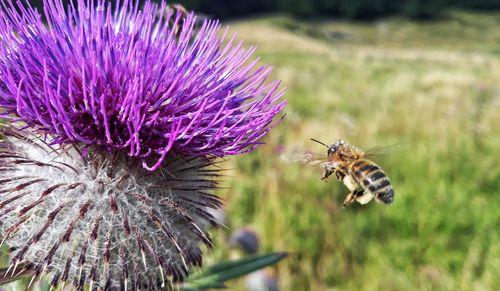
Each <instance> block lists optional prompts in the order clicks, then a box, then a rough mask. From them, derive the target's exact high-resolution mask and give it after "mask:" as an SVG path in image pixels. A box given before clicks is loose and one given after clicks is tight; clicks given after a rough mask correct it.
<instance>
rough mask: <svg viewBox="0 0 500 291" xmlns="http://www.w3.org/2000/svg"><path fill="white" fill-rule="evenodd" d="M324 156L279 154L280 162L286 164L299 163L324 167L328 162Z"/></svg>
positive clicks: (296, 153)
mask: <svg viewBox="0 0 500 291" xmlns="http://www.w3.org/2000/svg"><path fill="white" fill-rule="evenodd" d="M324 156H325V155H324V154H318V153H312V152H289V153H283V154H281V156H280V157H281V160H282V161H284V162H286V163H300V164H304V165H308V166H324V165H325V164H326V163H328V161H327V160H326V159H325V157H324Z"/></svg>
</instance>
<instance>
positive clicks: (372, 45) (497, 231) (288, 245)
mask: <svg viewBox="0 0 500 291" xmlns="http://www.w3.org/2000/svg"><path fill="white" fill-rule="evenodd" d="M230 25H231V30H233V31H237V32H238V35H239V38H240V39H243V40H245V41H246V44H247V45H257V46H258V50H257V54H258V55H260V56H261V57H262V61H263V62H264V63H267V64H271V65H273V66H274V68H275V69H274V77H276V78H279V79H282V80H283V84H284V85H285V86H286V87H287V95H286V97H287V99H288V101H289V104H288V107H287V109H286V113H287V116H286V118H285V119H284V121H283V122H282V123H281V124H280V125H279V126H278V127H277V128H275V129H274V130H273V131H272V132H271V134H270V135H269V136H268V137H267V139H266V143H267V144H266V145H265V146H261V147H260V148H259V149H258V150H257V151H255V152H253V153H251V154H248V155H246V156H241V157H236V158H234V159H231V160H230V162H228V163H227V164H226V166H227V167H230V168H232V169H233V170H231V171H230V174H231V176H230V177H229V178H228V179H227V182H226V186H228V190H223V191H220V192H219V194H220V195H222V196H223V197H224V198H225V199H226V201H227V202H226V203H227V212H228V213H227V225H228V226H229V227H230V229H237V228H240V227H243V226H251V227H252V228H254V229H255V230H256V231H257V232H258V234H259V235H260V237H261V242H262V252H268V251H278V250H279V251H289V252H290V256H289V257H288V258H287V259H286V260H284V261H282V262H281V263H280V264H279V265H278V267H277V269H276V273H277V276H278V277H279V280H280V285H281V287H282V290H499V289H500V276H499V274H500V203H499V195H500V194H499V192H500V163H499V154H500V30H498V27H500V13H496V14H472V13H463V12H452V13H450V17H449V18H447V19H446V20H442V21H435V22H425V23H419V22H410V21H408V20H404V19H398V18H394V19H386V20H383V21H378V22H370V23H348V22H332V21H327V20H324V21H318V22H314V23H312V22H299V21H294V20H291V19H287V18H283V17H263V18H258V19H250V20H243V21H238V22H234V23H230ZM311 137H314V138H316V139H319V140H322V141H325V142H327V143H330V142H332V141H334V140H336V139H338V138H343V139H345V140H347V141H349V142H351V143H353V144H356V145H358V146H359V147H361V148H365V149H366V148H370V147H374V146H385V145H391V144H401V145H402V147H400V149H399V150H396V151H394V152H391V153H389V154H387V155H383V156H380V157H379V158H377V159H376V162H377V163H378V164H379V165H381V166H382V167H383V169H385V171H386V173H387V174H388V175H389V177H390V178H391V180H392V183H393V185H394V188H395V191H396V200H395V202H394V204H393V205H391V206H383V205H380V204H376V203H370V204H368V205H366V206H361V205H358V204H356V205H352V206H350V207H348V208H347V209H342V208H341V207H340V205H341V202H342V201H343V199H344V196H345V194H346V191H347V190H346V189H345V187H343V185H341V184H340V183H338V182H336V181H335V180H334V179H330V181H329V182H328V183H323V182H320V181H319V177H320V176H321V169H319V168H317V169H316V168H309V167H304V166H302V165H299V164H293V163H286V162H284V161H283V160H282V159H280V153H282V152H285V153H287V152H294V151H302V150H311V151H314V152H318V153H323V152H324V151H325V149H324V148H322V147H321V146H319V145H317V144H314V143H312V142H311V141H310V140H309V139H310V138H311ZM229 232H230V230H228V231H227V232H226V233H225V234H224V233H220V232H219V233H218V234H216V236H217V247H216V248H215V250H214V251H213V255H209V261H218V260H221V259H226V258H228V257H229V250H228V248H227V247H226V243H225V239H226V237H227V235H228V234H229ZM3 257H4V258H5V256H3ZM242 284H243V283H242V281H241V280H240V281H236V282H232V283H230V284H229V287H230V288H233V289H240V288H241V286H242ZM14 288H15V287H14Z"/></svg>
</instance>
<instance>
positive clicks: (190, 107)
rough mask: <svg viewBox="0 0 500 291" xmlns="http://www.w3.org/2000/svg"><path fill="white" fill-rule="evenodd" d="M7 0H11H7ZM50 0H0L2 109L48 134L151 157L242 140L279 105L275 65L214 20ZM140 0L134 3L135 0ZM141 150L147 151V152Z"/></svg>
mask: <svg viewBox="0 0 500 291" xmlns="http://www.w3.org/2000/svg"><path fill="white" fill-rule="evenodd" d="M5 2H6V4H5ZM138 2H139V1H131V0H125V1H124V2H123V3H122V4H120V3H119V4H117V7H116V9H115V10H114V11H113V10H112V8H111V4H110V3H106V2H104V0H98V1H97V6H96V7H94V6H93V5H92V3H94V1H88V0H86V1H84V0H77V3H73V4H75V5H70V6H69V7H68V9H65V8H64V7H63V5H62V2H61V0H45V1H44V4H45V8H44V13H45V16H46V19H47V21H48V24H47V25H44V23H43V22H42V18H41V17H40V15H38V14H37V12H36V11H35V10H33V9H30V8H24V7H23V6H21V7H17V8H14V7H13V6H14V5H12V3H11V0H7V1H3V2H2V5H3V8H1V16H0V40H1V44H2V45H0V78H1V82H0V106H1V107H3V108H4V109H5V112H4V113H3V116H4V117H8V118H13V117H12V116H14V121H22V122H23V124H27V125H29V126H30V127H33V128H36V129H37V131H39V132H40V131H42V132H44V133H47V134H52V135H54V136H55V139H54V141H53V142H55V143H61V144H62V143H82V144H85V145H100V146H103V147H106V148H107V149H108V150H122V151H124V152H126V153H127V155H128V156H130V157H136V158H139V159H141V160H142V162H143V166H144V167H145V168H146V169H149V170H155V169H158V168H159V167H160V166H161V163H162V162H163V161H164V160H165V158H166V156H167V155H168V153H169V152H171V151H175V152H176V153H179V154H186V155H198V156H199V155H216V156H224V155H233V154H240V153H243V152H245V151H248V150H250V149H252V148H254V146H255V145H256V144H258V140H259V139H260V138H261V137H262V136H263V135H264V134H265V133H266V132H267V131H268V130H269V128H270V127H271V126H272V124H273V123H272V120H273V118H274V117H275V116H276V115H277V114H278V113H279V112H280V111H281V109H282V108H283V106H284V103H283V102H279V98H280V96H281V95H282V93H283V91H278V85H279V83H278V82H276V81H274V82H269V83H266V78H267V76H268V74H269V72H270V68H267V67H259V68H256V69H254V67H255V65H256V60H254V61H250V57H251V55H252V53H253V51H254V49H253V48H251V49H244V48H243V47H242V44H241V43H236V41H235V38H234V37H233V38H231V39H230V40H229V41H228V42H227V43H226V44H224V36H225V33H223V35H222V36H220V33H219V30H220V25H219V23H218V22H217V21H204V22H203V24H202V25H201V27H200V28H199V29H195V28H194V26H195V22H196V16H195V15H194V14H189V15H187V16H185V17H184V14H183V13H180V12H177V13H174V12H173V11H174V10H173V9H168V7H167V6H166V5H165V3H163V2H162V4H161V5H160V6H157V5H156V4H152V3H149V2H147V3H146V4H145V6H144V8H143V9H142V10H140V9H139V8H138V7H137V5H138V4H137V3H138ZM133 3H135V4H133ZM147 161H150V163H148V162H147Z"/></svg>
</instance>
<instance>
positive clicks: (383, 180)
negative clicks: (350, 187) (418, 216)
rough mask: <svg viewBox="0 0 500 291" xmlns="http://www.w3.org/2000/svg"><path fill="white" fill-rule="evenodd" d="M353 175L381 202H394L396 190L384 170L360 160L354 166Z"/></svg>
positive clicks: (369, 162)
mask: <svg viewBox="0 0 500 291" xmlns="http://www.w3.org/2000/svg"><path fill="white" fill-rule="evenodd" d="M352 174H353V176H354V177H355V178H356V180H357V181H358V182H359V184H360V185H361V186H362V187H363V188H364V189H366V190H368V191H370V192H371V193H372V194H373V195H374V196H375V197H376V198H377V200H379V201H380V202H383V203H386V204H389V203H392V201H394V189H393V188H392V185H391V182H390V181H389V178H388V177H387V175H386V174H385V173H384V171H382V169H381V168H380V167H379V166H377V165H376V164H374V163H373V162H371V161H368V160H359V161H356V162H355V163H354V164H353V165H352Z"/></svg>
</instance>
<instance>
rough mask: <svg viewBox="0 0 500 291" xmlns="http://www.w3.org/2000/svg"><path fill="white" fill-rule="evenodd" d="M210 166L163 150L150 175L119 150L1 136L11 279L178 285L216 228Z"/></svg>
mask: <svg viewBox="0 0 500 291" xmlns="http://www.w3.org/2000/svg"><path fill="white" fill-rule="evenodd" d="M212 164H213V161H212V160H210V159H206V158H202V157H197V158H193V157H189V158H183V157H181V156H174V155H173V154H171V155H169V156H168V157H167V159H166V160H165V162H164V165H163V166H162V168H161V169H159V170H158V171H155V172H150V171H147V170H145V169H144V168H143V167H142V166H141V165H140V162H138V161H136V160H132V159H130V158H129V157H128V156H127V155H126V154H124V153H121V152H108V151H105V150H100V149H98V148H95V147H89V148H86V149H79V148H78V147H77V146H74V145H71V146H60V145H58V144H56V145H49V144H48V143H47V139H45V140H43V139H41V138H39V137H30V138H27V137H26V136H21V135H19V134H10V135H9V136H7V137H6V138H5V139H4V140H3V141H2V142H1V143H0V239H1V240H2V243H7V244H8V245H9V246H10V247H11V249H12V252H11V274H16V273H17V272H19V271H21V269H22V268H29V269H30V270H32V272H33V274H34V276H35V278H40V277H41V276H42V275H44V274H46V273H49V274H50V275H51V278H52V283H53V285H57V284H59V283H61V282H70V283H73V284H74V285H76V286H83V284H84V283H85V284H88V283H89V282H90V284H92V285H93V286H98V287H102V288H106V287H120V286H121V287H127V286H126V285H127V284H128V288H130V287H132V286H138V287H141V286H142V287H145V286H149V287H153V286H156V287H160V286H161V285H164V284H165V282H168V281H169V280H170V281H179V280H181V279H182V278H183V277H184V276H185V275H186V274H187V271H188V268H189V267H190V266H192V265H195V266H199V265H201V261H202V254H201V250H200V248H199V247H200V243H204V244H206V245H208V246H210V245H211V241H210V238H209V236H208V234H207V228H208V226H210V225H212V226H217V222H216V221H215V219H214V218H213V217H212V215H210V214H209V211H208V209H210V208H214V209H215V208H219V207H220V206H221V203H220V201H219V199H218V198H217V197H215V196H213V195H212V194H210V193H209V192H210V191H211V190H212V189H214V188H216V187H217V185H216V182H215V180H216V178H217V177H219V173H218V170H216V169H214V168H213V167H211V165H212ZM16 268H17V270H15V269H16Z"/></svg>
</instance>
